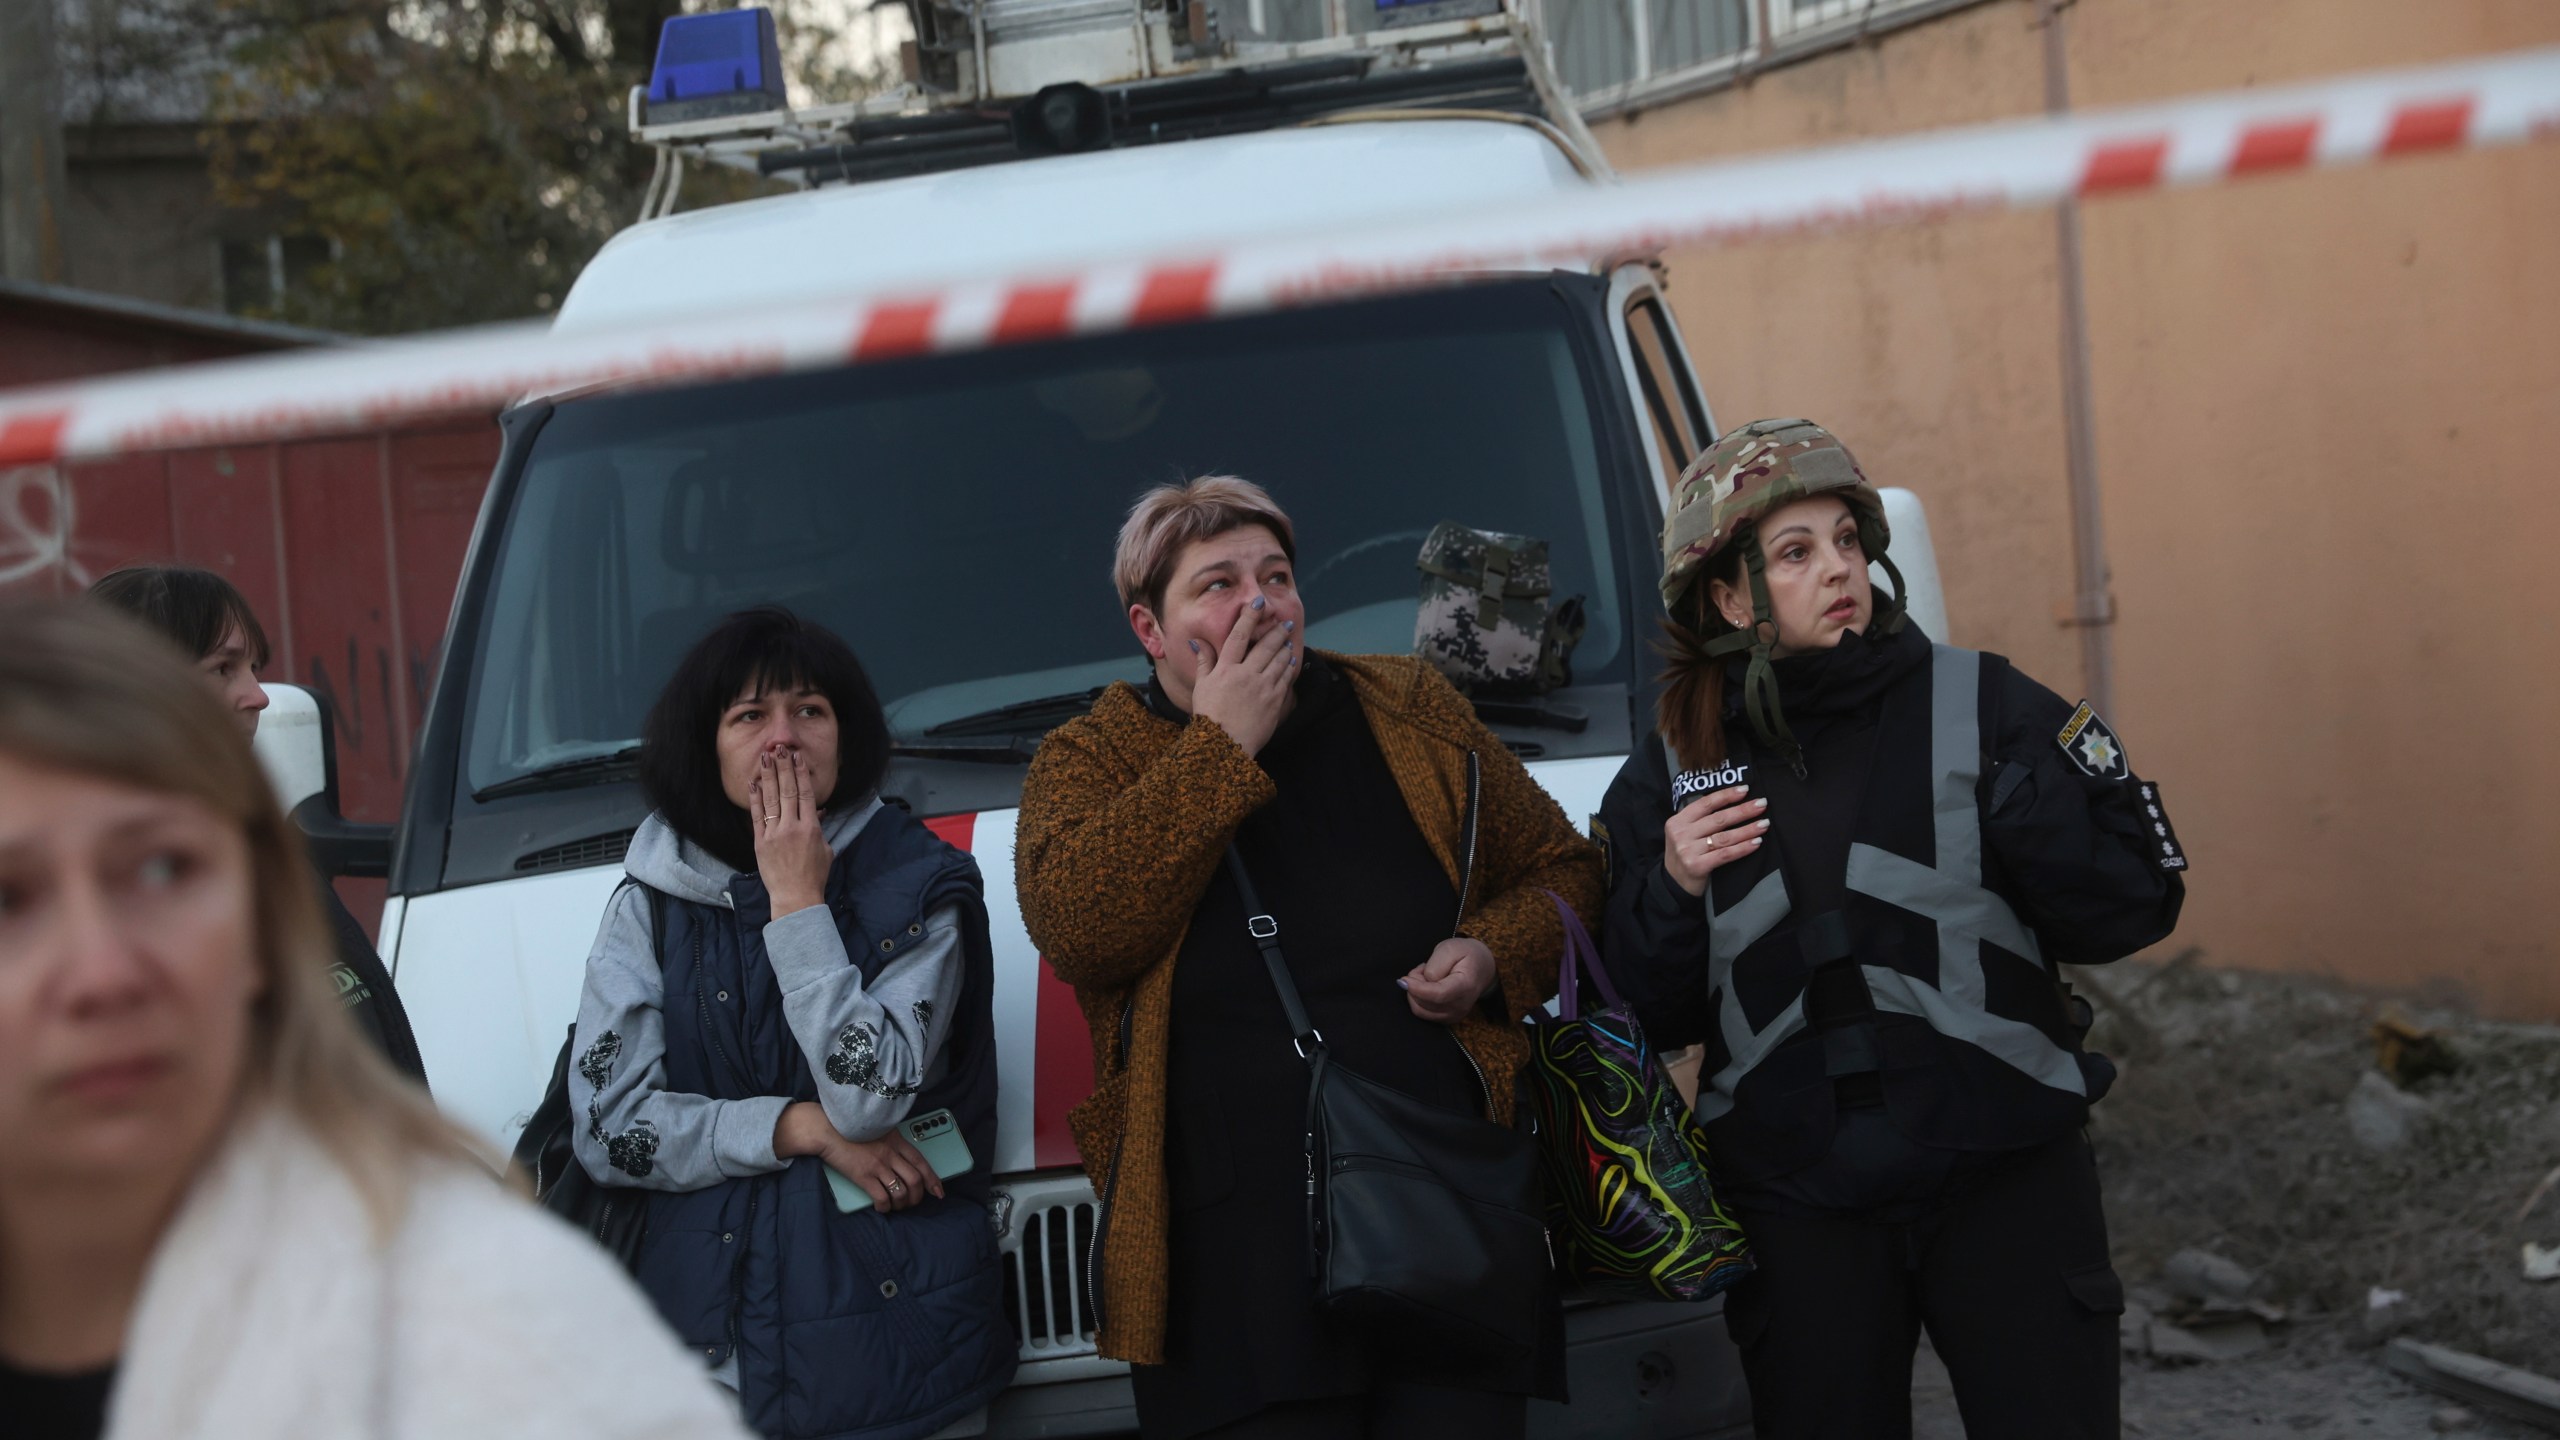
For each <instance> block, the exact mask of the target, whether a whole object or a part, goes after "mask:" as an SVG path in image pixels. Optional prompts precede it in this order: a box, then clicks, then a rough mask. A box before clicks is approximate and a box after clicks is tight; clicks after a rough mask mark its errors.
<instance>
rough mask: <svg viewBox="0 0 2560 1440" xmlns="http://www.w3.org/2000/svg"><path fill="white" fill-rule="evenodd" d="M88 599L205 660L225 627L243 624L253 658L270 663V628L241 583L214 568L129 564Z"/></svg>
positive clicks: (192, 657)
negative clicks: (259, 618) (147, 627)
mask: <svg viewBox="0 0 2560 1440" xmlns="http://www.w3.org/2000/svg"><path fill="white" fill-rule="evenodd" d="M89 598H90V599H92V600H96V601H99V602H100V603H102V604H107V605H112V606H114V607H115V608H116V609H118V610H121V611H123V612H124V613H126V614H127V615H130V616H132V617H133V618H134V619H136V620H139V621H141V622H142V623H143V624H145V625H148V626H150V627H151V628H152V629H154V630H157V631H159V632H160V633H161V634H163V635H166V636H168V637H169V639H170V640H172V641H174V642H176V644H177V646H178V648H179V649H181V650H184V651H185V652H187V658H188V659H190V660H201V659H203V658H204V657H206V656H207V655H210V654H212V653H213V649H214V647H215V646H217V645H220V644H221V643H222V637H223V634H224V632H226V631H228V630H229V629H230V628H231V627H232V626H234V625H237V626H239V627H240V635H241V638H242V639H244V640H246V641H248V642H249V663H250V664H252V665H255V666H258V667H260V668H261V669H263V668H265V666H266V663H267V660H268V658H269V655H270V652H269V651H268V649H267V631H266V627H265V626H262V625H260V624H259V623H258V617H257V614H256V612H254V611H252V610H251V609H250V608H249V601H248V599H247V597H245V596H243V595H242V594H241V593H240V591H239V589H238V587H236V586H234V585H233V584H232V583H231V582H230V581H228V580H225V579H223V578H222V577H221V576H219V575H216V574H214V573H213V572H212V571H210V570H197V569H192V568H190V567H188V566H185V565H128V566H126V567H125V568H123V569H121V570H115V571H110V572H108V573H107V574H106V575H104V576H102V577H100V579H99V580H98V583H96V584H94V585H92V586H90V587H89Z"/></svg>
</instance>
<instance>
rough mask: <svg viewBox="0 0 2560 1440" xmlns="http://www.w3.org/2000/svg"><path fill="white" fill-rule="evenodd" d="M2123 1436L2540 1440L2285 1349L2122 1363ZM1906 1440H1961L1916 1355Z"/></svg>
mask: <svg viewBox="0 0 2560 1440" xmlns="http://www.w3.org/2000/svg"><path fill="white" fill-rule="evenodd" d="M2448 1411H2451V1412H2454V1413H2452V1414H2448V1413H2447V1412H2448ZM2457 1415H2458V1416H2459V1417H2460V1418H2459V1420H2458V1421H2456V1416H2457ZM2439 1417H2442V1421H2440V1420H2439ZM2442 1422H2455V1423H2454V1424H2453V1428H2452V1429H2451V1430H2450V1431H2449V1432H2448V1431H2447V1430H2444V1429H2439V1428H2438V1426H2439V1424H2440V1423H2442ZM2124 1433H2125V1435H2126V1437H2127V1440H2135V1437H2146V1440H2149V1437H2157V1440H2269V1437H2273V1436H2301V1437H2304V1440H2401V1437H2419V1440H2435V1437H2437V1436H2439V1435H2443V1434H2447V1433H2451V1434H2453V1435H2456V1436H2462V1437H2470V1440H2548V1436H2547V1435H2546V1434H2545V1432H2542V1431H2538V1430H2531V1429H2528V1428H2526V1427H2524V1426H2522V1425H2517V1424H2514V1423H2512V1422H2509V1421H2504V1420H2500V1419H2497V1418H2495V1417H2492V1416H2486V1415H2476V1414H2471V1413H2469V1412H2467V1411H2462V1410H2461V1409H2460V1407H2458V1406H2455V1405H2454V1404H2453V1402H2452V1401H2449V1400H2446V1399H2444V1398H2443V1397H2441V1396H2436V1395H2430V1394H2428V1393H2427V1392H2425V1391H2423V1390H2420V1389H2419V1388H2417V1387H2416V1386H2414V1385H2411V1384H2410V1383H2408V1382H2407V1381H2405V1380H2403V1379H2401V1378H2400V1377H2399V1376H2397V1375H2394V1374H2392V1373H2391V1372H2390V1371H2388V1370H2385V1369H2383V1368H2382V1366H2381V1364H2380V1363H2379V1362H2378V1361H2377V1360H2375V1359H2374V1358H2372V1357H2370V1356H2353V1357H2346V1358H2339V1359H2331V1360H2325V1361H2324V1360H2320V1359H2317V1358H2314V1357H2313V1356H2311V1355H2307V1354H2305V1353H2303V1352H2302V1351H2300V1350H2299V1349H2297V1348H2296V1347H2294V1346H2292V1345H2289V1344H2279V1345H2278V1346H2277V1347H2276V1348H2275V1349H2272V1350H2268V1351H2265V1352H2263V1353H2261V1354H2258V1355H2254V1356H2251V1357H2250V1358H2248V1359H2246V1360H2238V1361H2232V1362H2228V1363H2225V1364H2220V1365H2163V1364H2157V1363H2154V1362H2149V1361H2144V1360H2137V1359H2134V1358H2132V1357H2129V1356H2128V1357H2127V1358H2126V1360H2125V1371H2124ZM1911 1434H1912V1440H1963V1437H1964V1423H1963V1421H1962V1420H1960V1419H1959V1418H1958V1417H1957V1414H1956V1402H1955V1393H1954V1391H1952V1390H1951V1389H1949V1388H1948V1386H1947V1372H1946V1371H1945V1370H1944V1369H1943V1368H1941V1367H1940V1366H1939V1364H1938V1360H1937V1357H1936V1356H1935V1355H1933V1354H1931V1353H1929V1350H1928V1347H1927V1346H1925V1345H1924V1346H1922V1347H1921V1351H1920V1358H1919V1361H1918V1363H1917V1365H1916V1366H1915V1367H1914V1370H1913V1374H1912V1382H1911Z"/></svg>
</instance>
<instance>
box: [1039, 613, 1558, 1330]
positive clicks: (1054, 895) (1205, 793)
mask: <svg viewBox="0 0 2560 1440" xmlns="http://www.w3.org/2000/svg"><path fill="white" fill-rule="evenodd" d="M1323 658H1324V659H1325V660H1326V661H1328V662H1329V663H1331V664H1332V665H1333V666H1334V667H1336V668H1337V669H1338V670H1339V671H1340V672H1341V673H1342V674H1343V675H1344V676H1345V677H1346V678H1347V679H1348V680H1349V681H1350V682H1351V685H1352V688H1353V691H1354V693H1355V694H1356V695H1357V696H1358V697H1359V701H1360V709H1361V713H1362V714H1364V715H1365V716H1366V717H1367V718H1368V721H1369V729H1370V732H1371V733H1372V734H1373V735H1374V736H1376V738H1377V742H1378V749H1379V751H1380V752H1381V753H1382V754H1384V756H1385V757H1386V762H1387V769H1388V770H1389V771H1390V772H1391V773H1392V774H1393V775H1394V776H1395V780H1396V786H1397V788H1398V789H1399V790H1400V791H1402V792H1403V795H1404V801H1405V806H1406V808H1407V809H1408V810H1410V811H1411V812H1412V814H1413V818H1414V822H1415V824H1416V825H1418V826H1419V827H1420V828H1421V831H1422V835H1423V839H1424V840H1425V841H1426V842H1428V843H1429V845H1430V847H1431V852H1432V854H1434V855H1436V856H1437V857H1439V860H1440V863H1441V865H1442V866H1443V867H1444V868H1445V869H1447V871H1448V872H1449V883H1450V885H1451V886H1452V887H1453V888H1456V887H1458V886H1459V883H1460V874H1459V872H1460V867H1461V865H1462V863H1463V861H1464V855H1463V853H1462V852H1463V850H1464V848H1465V834H1464V831H1465V827H1466V807H1467V757H1468V755H1469V754H1470V753H1472V754H1473V755H1474V756H1475V757H1476V759H1477V762H1478V764H1479V766H1480V768H1481V771H1482V791H1481V798H1480V801H1479V811H1478V823H1477V846H1476V859H1475V873H1474V876H1473V880H1472V883H1471V884H1470V885H1469V886H1468V887H1467V894H1468V899H1467V905H1466V913H1465V914H1464V915H1463V916H1462V917H1461V918H1460V923H1459V925H1458V931H1457V933H1459V934H1461V935H1467V936H1471V937H1473V938H1475V939H1477V940H1481V941H1483V942H1484V944H1485V947H1486V948H1487V949H1489V950H1491V951H1492V952H1493V957H1494V960H1495V963H1496V966H1497V968H1498V970H1499V972H1500V989H1501V999H1502V1008H1503V1010H1504V1012H1505V1015H1506V1017H1507V1019H1506V1022H1504V1023H1497V1022H1496V1021H1494V1020H1493V1019H1492V1018H1490V1017H1489V1016H1485V1015H1471V1016H1469V1017H1467V1018H1466V1019H1464V1020H1461V1021H1459V1022H1457V1024H1456V1025H1455V1026H1453V1027H1452V1028H1453V1029H1455V1030H1456V1032H1457V1037H1458V1040H1459V1043H1460V1044H1462V1045H1463V1046H1464V1047H1465V1048H1466V1051H1467V1053H1468V1054H1469V1055H1470V1056H1472V1057H1474V1059H1475V1062H1476V1064H1477V1065H1478V1066H1479V1067H1480V1068H1481V1069H1482V1070H1483V1071H1484V1076H1485V1080H1486V1082H1487V1084H1488V1086H1489V1088H1490V1089H1491V1092H1492V1096H1493V1103H1494V1107H1495V1111H1496V1113H1495V1116H1494V1118H1495V1119H1497V1120H1500V1121H1503V1122H1504V1123H1509V1121H1510V1120H1511V1118H1512V1117H1511V1108H1512V1094H1513V1082H1514V1080H1515V1079H1516V1078H1517V1076H1518V1075H1519V1072H1520V1067H1521V1066H1522V1065H1523V1064H1525V1063H1527V1060H1528V1055H1529V1047H1528V1041H1527V1038H1526V1037H1525V1036H1524V1035H1523V1034H1522V1033H1521V1031H1520V1027H1519V1021H1520V1018H1521V1017H1522V1016H1524V1015H1526V1014H1528V1013H1529V1012H1530V1011H1531V1010H1533V1009H1536V1008H1538V1007H1540V1006H1542V1005H1544V1004H1545V1003H1546V1002H1547V1000H1548V999H1549V998H1551V997H1552V996H1553V995H1554V994H1555V989H1556V962H1557V957H1558V956H1559V955H1560V954H1561V953H1562V951H1563V948H1564V936H1563V929H1562V926H1561V925H1560V924H1559V922H1558V921H1557V919H1556V913H1555V908H1554V906H1553V904H1552V903H1551V902H1550V901H1549V900H1548V899H1547V897H1546V895H1545V894H1543V893H1541V892H1542V891H1548V890H1552V891H1554V892H1555V893H1556V894H1557V895H1559V896H1562V897H1563V898H1564V900H1565V902H1566V903H1567V904H1569V905H1571V906H1573V908H1574V910H1575V912H1576V913H1577V914H1579V915H1581V916H1582V917H1583V918H1584V919H1585V921H1586V922H1589V921H1592V920H1594V919H1596V917H1597V916H1598V915H1599V913H1600V909H1601V904H1602V899H1603V885H1602V880H1601V873H1600V853H1599V850H1598V848H1597V847H1595V846H1593V845H1592V844H1591V842H1590V841H1588V840H1586V839H1584V838H1583V836H1582V834H1581V833H1580V832H1579V831H1578V830H1576V829H1575V828H1574V825H1573V822H1572V821H1570V820H1569V819H1567V818H1566V817H1565V814H1564V811H1563V810H1562V809H1561V808H1559V807H1558V806H1557V804H1556V802H1555V800H1554V799H1553V798H1552V797H1551V796H1549V795H1548V794H1547V792H1546V791H1545V790H1544V789H1543V788H1541V787H1540V786H1539V784H1538V782H1537V781H1536V780H1534V779H1532V778H1530V775H1529V772H1528V770H1527V768H1526V767H1524V766H1523V765H1521V763H1520V761H1519V759H1518V758H1517V757H1516V756H1514V755H1513V754H1512V753H1511V752H1510V751H1509V750H1507V749H1505V748H1504V747H1503V744H1502V741H1501V740H1500V738H1498V737H1497V736H1495V735H1494V733H1493V732H1492V731H1491V730H1489V729H1487V728H1486V727H1485V725H1484V722H1482V721H1481V720H1478V719H1477V718H1476V713H1475V708H1474V707H1473V706H1472V705H1470V704H1469V703H1468V702H1467V700H1466V697H1464V696H1462V695H1460V694H1459V693H1458V692H1457V690H1456V689H1455V688H1454V687H1453V686H1451V685H1450V684H1449V682H1448V681H1447V680H1446V679H1444V678H1443V677H1442V676H1441V675H1440V673H1439V672H1438V671H1436V670H1434V669H1432V668H1431V667H1430V666H1428V665H1426V664H1424V663H1422V662H1421V661H1418V660H1415V659H1412V658H1410V657H1405V656H1392V655H1358V656H1351V655H1325V656H1323ZM1273 793H1274V787H1273V785H1272V782H1271V777H1270V776H1268V775H1266V774H1264V773H1263V771H1262V767H1261V766H1259V765H1257V764H1256V763H1254V761H1253V758H1252V757H1251V756H1248V755H1246V754H1245V753H1244V751H1243V750H1241V749H1239V748H1238V747H1237V745H1236V743H1235V742H1234V741H1233V740H1231V739H1229V738H1228V737H1227V733H1226V731H1225V730H1223V729H1221V728H1220V727H1219V725H1218V724H1217V722H1216V721H1214V720H1206V719H1199V718H1194V719H1193V720H1192V721H1191V722H1190V723H1189V724H1187V725H1177V724H1174V723H1173V722H1171V721H1168V720H1166V719H1164V718H1162V717H1160V716H1158V715H1156V714H1155V713H1154V712H1152V711H1150V710H1149V709H1148V708H1147V705H1146V701H1145V699H1144V698H1143V697H1142V696H1141V695H1140V694H1139V692H1138V691H1137V689H1136V688H1135V687H1133V686H1130V685H1126V684H1122V685H1114V686H1112V687H1111V688H1110V689H1109V690H1107V691H1105V692H1104V693H1103V696H1102V698H1101V699H1100V700H1098V701H1096V702H1095V704H1094V707H1093V712H1092V713H1091V714H1090V715H1087V716H1085V717H1084V718H1082V719H1079V720H1074V721H1070V722H1069V723H1068V724H1066V725H1064V726H1062V727H1060V728H1059V729H1058V730H1056V731H1054V732H1052V733H1051V734H1050V736H1049V737H1048V739H1047V740H1046V741H1045V742H1044V743H1043V744H1042V745H1041V747H1040V753H1039V756H1038V758H1036V759H1035V760H1033V761H1032V763H1031V770H1030V773H1029V774H1028V775H1027V776H1026V777H1025V778H1024V781H1023V787H1022V814H1021V822H1020V829H1019V832H1018V834H1017V836H1016V841H1015V849H1014V867H1015V883H1016V886H1017V888H1018V890H1019V893H1020V897H1021V904H1022V918H1023V923H1024V924H1025V925H1026V926H1027V927H1028V928H1029V930H1030V933H1031V939H1032V941H1033V943H1035V944H1036V945H1038V946H1039V947H1040V953H1041V955H1042V956H1043V958H1044V959H1046V961H1047V962H1048V963H1049V965H1050V966H1051V967H1053V968H1054V969H1055V970H1056V971H1057V973H1058V978H1060V979H1061V980H1064V981H1066V982H1067V983H1068V984H1069V985H1071V986H1073V987H1075V993H1076V1003H1077V1004H1078V1005H1079V1006H1080V1007H1081V1008H1082V1009H1083V1011H1084V1017H1085V1024H1086V1027H1087V1028H1088V1029H1089V1030H1090V1031H1091V1034H1092V1040H1093V1053H1094V1057H1095V1063H1094V1072H1095V1073H1094V1092H1093V1095H1092V1097H1091V1098H1089V1099H1088V1100H1086V1101H1085V1102H1084V1103H1083V1104H1082V1105H1079V1106H1078V1107H1076V1109H1075V1111H1074V1113H1073V1114H1072V1115H1071V1116H1070V1117H1069V1124H1070V1126H1071V1127H1072V1128H1073V1130H1074V1132H1075V1139H1076V1148H1077V1149H1078V1150H1080V1151H1081V1152H1083V1155H1084V1162H1085V1169H1086V1173H1087V1174H1089V1175H1090V1176H1092V1178H1093V1184H1094V1189H1095V1192H1096V1193H1097V1194H1101V1195H1104V1196H1105V1197H1106V1215H1105V1219H1104V1226H1103V1230H1102V1239H1101V1241H1100V1244H1101V1246H1102V1253H1101V1255H1100V1256H1099V1257H1098V1262H1097V1264H1096V1266H1095V1272H1094V1283H1095V1290H1096V1299H1097V1302H1098V1304H1097V1307H1096V1308H1097V1309H1098V1311H1099V1314H1100V1324H1101V1341H1100V1343H1101V1349H1102V1353H1103V1354H1104V1355H1107V1356H1110V1357H1112V1358H1114V1359H1119V1360H1128V1361H1133V1362H1136V1363H1140V1364H1158V1363H1161V1362H1162V1361H1163V1359H1164V1327H1165V1314H1166V1292H1167V1288H1168V1277H1167V1273H1166V1272H1167V1269H1168V1264H1169V1262H1168V1259H1167V1230H1166V1227H1167V1213H1166V1185H1165V1164H1164V1116H1165V1064H1166V1053H1167V1048H1168V1040H1169V1036H1170V1031H1171V1024H1172V1012H1173V964H1174V957H1175V956H1176V955H1178V954H1179V953H1180V952H1181V949H1182V942H1183V937H1184V936H1185V935H1186V934H1187V933H1188V931H1189V929H1190V922H1191V914H1192V911H1193V910H1194V909H1195V908H1196V907H1197V905H1198V904H1199V900H1200V895H1201V892H1202V891H1204V890H1205V889H1207V888H1208V884H1209V879H1210V876H1211V875H1212V874H1214V873H1215V872H1216V870H1217V868H1218V866H1219V865H1220V864H1221V863H1222V862H1223V860H1224V858H1225V855H1226V848H1227V842H1228V841H1229V839H1230V838H1231V837H1233V835H1234V834H1235V830H1236V827H1237V826H1238V825H1239V824H1241V823H1242V822H1243V820H1244V819H1245V817H1246V816H1248V815H1251V814H1252V813H1253V812H1254V811H1255V810H1256V809H1259V808H1260V807H1261V806H1262V805H1263V804H1265V803H1266V802H1268V801H1269V800H1270V799H1271V797H1272V795H1273ZM1346 878H1347V877H1346ZM1416 958H1417V959H1418V958H1419V957H1416ZM1124 1013H1125V1015H1126V1032H1127V1036H1128V1040H1127V1046H1126V1053H1123V1052H1122V1046H1121V1042H1120V1036H1121V1034H1122V1029H1123V1016H1124ZM1274 1238H1277V1237H1269V1236H1263V1237H1251V1238H1249V1239H1248V1238H1247V1237H1239V1240H1240V1243H1264V1244H1267V1243H1271V1242H1272V1240H1273V1239H1274ZM1291 1238H1292V1239H1294V1238H1295V1237H1291Z"/></svg>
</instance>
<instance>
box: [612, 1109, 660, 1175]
mask: <svg viewBox="0 0 2560 1440" xmlns="http://www.w3.org/2000/svg"><path fill="white" fill-rule="evenodd" d="M657 1153H658V1127H656V1126H654V1125H652V1124H650V1123H649V1122H648V1121H646V1120H642V1121H640V1122H638V1123H637V1124H635V1125H633V1126H632V1127H631V1128H630V1129H628V1130H625V1131H623V1132H622V1133H621V1134H619V1135H616V1136H614V1137H613V1138H612V1139H610V1140H607V1141H605V1142H604V1158H605V1159H606V1160H607V1161H608V1162H610V1163H611V1164H612V1166H613V1168H614V1169H616V1170H619V1171H621V1172H622V1173H623V1174H625V1175H628V1176H630V1177H631V1178H632V1179H634V1180H638V1179H641V1178H643V1177H645V1176H646V1175H648V1173H649V1172H650V1171H652V1170H655V1169H656V1168H658V1162H657V1160H656V1159H655V1158H654V1157H655V1156H656V1155H657Z"/></svg>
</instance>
